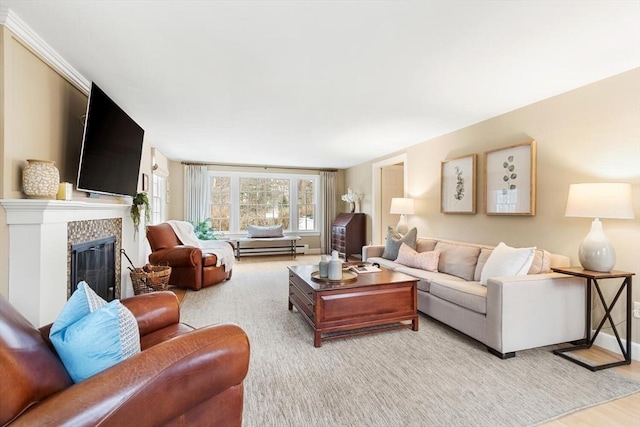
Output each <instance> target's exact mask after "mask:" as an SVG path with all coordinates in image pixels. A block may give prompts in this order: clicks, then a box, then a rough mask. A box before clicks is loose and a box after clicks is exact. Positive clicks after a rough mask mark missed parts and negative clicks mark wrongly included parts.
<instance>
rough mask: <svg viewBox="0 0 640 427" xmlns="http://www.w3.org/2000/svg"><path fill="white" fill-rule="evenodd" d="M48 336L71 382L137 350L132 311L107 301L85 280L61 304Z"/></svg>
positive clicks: (79, 379) (136, 325)
mask: <svg viewBox="0 0 640 427" xmlns="http://www.w3.org/2000/svg"><path fill="white" fill-rule="evenodd" d="M49 338H50V339H51V343H52V344H53V346H54V348H55V349H56V351H57V352H58V355H59V356H60V359H61V360H62V363H63V364H64V367H65V368H66V369H67V372H68V373H69V376H71V379H73V381H74V382H80V381H82V380H85V379H87V378H89V377H91V376H93V375H95V374H97V373H98V372H101V371H103V370H105V369H107V368H109V367H111V366H113V365H115V364H117V363H119V362H121V361H123V360H124V359H127V358H128V357H131V356H133V355H135V354H137V353H139V352H140V333H139V330H138V322H137V321H136V319H135V317H134V316H133V314H132V313H131V312H130V311H129V310H128V309H127V308H126V307H125V306H124V305H122V303H121V302H120V301H118V300H113V301H111V302H109V303H107V302H106V301H105V300H103V299H102V298H100V297H99V296H98V295H97V294H96V293H95V292H94V291H93V290H92V289H91V288H90V287H89V285H87V284H86V283H85V282H80V283H79V284H78V289H77V290H76V291H75V292H74V293H73V295H71V298H69V301H67V303H66V304H65V306H64V307H63V308H62V312H60V315H59V316H58V318H57V319H56V321H55V322H54V323H53V325H52V327H51V332H50V333H49Z"/></svg>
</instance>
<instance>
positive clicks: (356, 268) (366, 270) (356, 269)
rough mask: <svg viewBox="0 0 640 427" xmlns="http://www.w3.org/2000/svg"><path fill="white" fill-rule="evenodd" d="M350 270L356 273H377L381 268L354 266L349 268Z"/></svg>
mask: <svg viewBox="0 0 640 427" xmlns="http://www.w3.org/2000/svg"><path fill="white" fill-rule="evenodd" d="M349 270H351V271H353V272H355V273H358V274H360V273H377V272H379V271H381V270H380V268H379V267H376V266H374V265H352V266H351V267H349Z"/></svg>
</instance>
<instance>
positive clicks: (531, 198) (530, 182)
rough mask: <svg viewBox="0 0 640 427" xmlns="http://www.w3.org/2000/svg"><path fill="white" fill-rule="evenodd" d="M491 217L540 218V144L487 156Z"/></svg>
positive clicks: (487, 209) (486, 195)
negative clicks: (537, 161)
mask: <svg viewBox="0 0 640 427" xmlns="http://www.w3.org/2000/svg"><path fill="white" fill-rule="evenodd" d="M484 203H485V213H486V214H487V215H530V216H532V215H535V214H536V142H535V141H529V142H526V143H524V144H518V145H513V146H510V147H506V148H500V149H497V150H492V151H487V152H485V153H484Z"/></svg>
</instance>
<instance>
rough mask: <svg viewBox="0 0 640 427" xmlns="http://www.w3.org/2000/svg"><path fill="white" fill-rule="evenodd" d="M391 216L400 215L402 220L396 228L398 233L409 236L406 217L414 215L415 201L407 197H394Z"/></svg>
mask: <svg viewBox="0 0 640 427" xmlns="http://www.w3.org/2000/svg"><path fill="white" fill-rule="evenodd" d="M389 213H391V214H400V220H399V221H398V225H397V226H396V231H397V232H398V233H400V234H407V231H409V226H408V225H407V218H406V216H405V215H413V199H409V198H406V197H394V198H392V199H391V210H390V212H389Z"/></svg>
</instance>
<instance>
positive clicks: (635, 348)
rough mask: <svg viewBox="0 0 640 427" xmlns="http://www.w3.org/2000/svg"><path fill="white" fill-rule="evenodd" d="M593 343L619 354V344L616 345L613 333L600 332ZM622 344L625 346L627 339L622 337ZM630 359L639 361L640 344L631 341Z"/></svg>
mask: <svg viewBox="0 0 640 427" xmlns="http://www.w3.org/2000/svg"><path fill="white" fill-rule="evenodd" d="M593 332H595V331H592V333H593ZM593 344H594V345H597V346H598V347H601V348H604V349H605V350H609V351H611V352H613V353H616V354H621V353H620V346H619V345H618V341H617V340H616V337H615V335H611V334H605V333H603V332H600V333H599V334H598V336H597V337H596V341H595V342H594V343H593ZM622 345H623V346H625V348H626V345H627V341H626V340H624V339H623V340H622ZM631 359H632V360H637V361H639V362H640V344H638V343H636V342H631Z"/></svg>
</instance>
